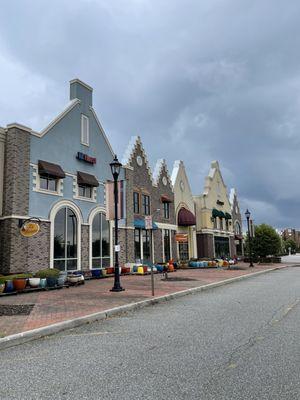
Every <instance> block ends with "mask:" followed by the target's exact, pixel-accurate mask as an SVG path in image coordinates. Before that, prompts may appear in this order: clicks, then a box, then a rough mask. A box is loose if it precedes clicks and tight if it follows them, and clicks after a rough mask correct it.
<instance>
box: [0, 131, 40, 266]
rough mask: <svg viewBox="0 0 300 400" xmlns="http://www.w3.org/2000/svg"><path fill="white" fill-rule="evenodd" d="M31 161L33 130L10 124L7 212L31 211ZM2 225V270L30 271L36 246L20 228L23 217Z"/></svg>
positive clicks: (5, 193) (5, 180)
mask: <svg viewBox="0 0 300 400" xmlns="http://www.w3.org/2000/svg"><path fill="white" fill-rule="evenodd" d="M29 163H30V133H29V132H28V131H27V130H26V129H22V128H19V127H11V128H9V129H8V131H7V134H6V142H5V150H4V176H3V216H11V215H20V216H27V215H28V210H29V171H30V166H29ZM0 227H1V233H0V241H1V242H0V273H9V272H23V271H28V270H29V268H30V266H31V264H30V265H29V263H28V255H29V251H30V252H32V248H31V247H30V248H29V243H30V242H29V240H30V239H29V238H24V237H23V236H21V234H20V232H19V220H18V219H11V218H9V219H5V220H2V221H1V224H0ZM38 236H39V235H37V236H36V237H38ZM32 239H33V238H31V240H32ZM38 252H41V248H38ZM38 252H37V253H38ZM42 252H43V250H42ZM41 257H43V256H41Z"/></svg>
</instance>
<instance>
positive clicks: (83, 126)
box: [81, 114, 89, 146]
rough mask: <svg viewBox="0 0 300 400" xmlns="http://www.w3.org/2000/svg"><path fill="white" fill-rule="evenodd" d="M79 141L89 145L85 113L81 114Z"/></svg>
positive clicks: (87, 122) (87, 123) (87, 120)
mask: <svg viewBox="0 0 300 400" xmlns="http://www.w3.org/2000/svg"><path fill="white" fill-rule="evenodd" d="M81 143H82V144H84V145H85V146H89V119H88V117H87V116H86V115H83V114H82V115H81Z"/></svg>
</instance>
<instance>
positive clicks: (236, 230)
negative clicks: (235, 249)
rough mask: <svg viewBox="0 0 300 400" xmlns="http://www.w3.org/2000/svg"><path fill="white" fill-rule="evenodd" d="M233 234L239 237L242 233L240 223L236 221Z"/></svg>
mask: <svg viewBox="0 0 300 400" xmlns="http://www.w3.org/2000/svg"><path fill="white" fill-rule="evenodd" d="M234 232H235V234H236V235H241V233H242V231H241V226H240V223H239V222H238V221H235V229H234Z"/></svg>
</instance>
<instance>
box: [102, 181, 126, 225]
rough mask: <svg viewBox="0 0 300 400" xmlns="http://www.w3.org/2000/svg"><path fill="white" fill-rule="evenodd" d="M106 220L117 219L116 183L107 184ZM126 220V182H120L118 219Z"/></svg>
mask: <svg viewBox="0 0 300 400" xmlns="http://www.w3.org/2000/svg"><path fill="white" fill-rule="evenodd" d="M105 206H106V220H107V221H113V220H114V219H115V196H114V182H112V181H108V182H106V183H105ZM123 218H124V181H118V219H123Z"/></svg>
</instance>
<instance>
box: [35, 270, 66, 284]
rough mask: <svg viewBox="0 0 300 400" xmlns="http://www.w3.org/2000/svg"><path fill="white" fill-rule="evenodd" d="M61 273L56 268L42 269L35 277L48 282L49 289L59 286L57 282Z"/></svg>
mask: <svg viewBox="0 0 300 400" xmlns="http://www.w3.org/2000/svg"><path fill="white" fill-rule="evenodd" d="M59 273H60V271H59V270H58V269H55V268H46V269H41V270H40V271H37V272H36V274H35V276H36V277H38V278H41V279H45V278H46V280H47V286H48V287H55V286H56V285H57V280H58V277H59Z"/></svg>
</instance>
